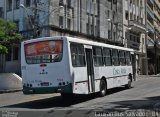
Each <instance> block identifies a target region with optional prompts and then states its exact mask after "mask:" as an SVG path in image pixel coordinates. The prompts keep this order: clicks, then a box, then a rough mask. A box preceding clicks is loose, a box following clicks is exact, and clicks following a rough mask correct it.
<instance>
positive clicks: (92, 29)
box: [91, 24, 94, 35]
mask: <svg viewBox="0 0 160 117" xmlns="http://www.w3.org/2000/svg"><path fill="white" fill-rule="evenodd" d="M91 35H94V26H93V24H92V25H91Z"/></svg>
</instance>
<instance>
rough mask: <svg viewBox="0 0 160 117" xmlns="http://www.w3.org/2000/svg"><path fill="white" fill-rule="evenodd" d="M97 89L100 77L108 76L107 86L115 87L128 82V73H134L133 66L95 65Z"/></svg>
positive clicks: (97, 89)
mask: <svg viewBox="0 0 160 117" xmlns="http://www.w3.org/2000/svg"><path fill="white" fill-rule="evenodd" d="M94 73H95V80H96V81H99V82H95V89H96V90H95V91H96V92H97V91H99V90H100V89H99V87H100V79H101V78H102V77H105V78H106V82H107V88H108V89H110V88H114V87H118V86H122V85H125V84H127V83H128V81H129V79H128V75H129V74H130V73H131V74H132V67H131V66H105V67H95V68H94Z"/></svg>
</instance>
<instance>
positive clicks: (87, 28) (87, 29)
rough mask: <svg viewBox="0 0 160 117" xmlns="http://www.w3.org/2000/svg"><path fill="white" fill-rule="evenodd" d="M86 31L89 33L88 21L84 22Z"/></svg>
mask: <svg viewBox="0 0 160 117" xmlns="http://www.w3.org/2000/svg"><path fill="white" fill-rule="evenodd" d="M86 32H87V34H88V35H89V24H88V23H87V24H86Z"/></svg>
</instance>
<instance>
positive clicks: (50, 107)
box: [0, 77, 160, 117]
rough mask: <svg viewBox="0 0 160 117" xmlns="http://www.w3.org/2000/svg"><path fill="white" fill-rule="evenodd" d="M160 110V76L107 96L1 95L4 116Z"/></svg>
mask: <svg viewBox="0 0 160 117" xmlns="http://www.w3.org/2000/svg"><path fill="white" fill-rule="evenodd" d="M158 112H160V77H147V78H142V79H140V80H138V81H136V82H134V83H133V87H132V88H131V89H125V88H124V87H118V88H114V89H111V90H108V93H107V95H106V96H105V97H98V95H97V94H91V95H78V96H75V97H73V98H72V99H67V100H64V99H63V98H62V97H61V96H60V94H45V95H23V93H22V92H12V93H3V94H0V116H2V117H10V116H12V117H29V116H32V117H34V116H35V117H48V116H49V117H51V116H54V117H55V116H67V117H68V116H69V117H80V116H86V117H92V116H107V117H109V116H111V117H115V116H117V117H122V116H125V117H126V116H127V117H128V116H129V117H132V116H140V117H143V116H147V117H158V116H160V113H158ZM6 115H9V116H6Z"/></svg>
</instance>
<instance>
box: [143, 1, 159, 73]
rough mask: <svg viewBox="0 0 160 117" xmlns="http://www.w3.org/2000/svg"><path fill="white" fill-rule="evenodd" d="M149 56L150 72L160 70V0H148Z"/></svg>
mask: <svg viewBox="0 0 160 117" xmlns="http://www.w3.org/2000/svg"><path fill="white" fill-rule="evenodd" d="M146 9H147V10H146V14H147V16H146V21H147V29H148V33H147V56H148V72H149V74H157V73H159V72H160V62H159V61H160V46H159V45H160V44H159V41H160V0H147V2H146Z"/></svg>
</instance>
